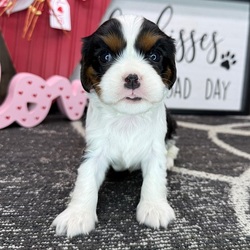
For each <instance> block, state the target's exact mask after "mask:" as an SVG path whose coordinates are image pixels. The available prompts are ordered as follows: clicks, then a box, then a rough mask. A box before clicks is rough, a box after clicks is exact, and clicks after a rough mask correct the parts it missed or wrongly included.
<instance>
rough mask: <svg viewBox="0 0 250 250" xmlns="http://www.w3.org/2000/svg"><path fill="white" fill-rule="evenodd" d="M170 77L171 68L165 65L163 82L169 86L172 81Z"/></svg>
mask: <svg viewBox="0 0 250 250" xmlns="http://www.w3.org/2000/svg"><path fill="white" fill-rule="evenodd" d="M172 78H173V72H172V70H171V69H170V68H169V67H167V69H166V71H165V72H164V73H163V82H164V83H165V84H166V85H167V86H168V87H169V88H171V86H172V85H173V82H171V79H172Z"/></svg>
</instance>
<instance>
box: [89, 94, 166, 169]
mask: <svg viewBox="0 0 250 250" xmlns="http://www.w3.org/2000/svg"><path fill="white" fill-rule="evenodd" d="M93 102H94V103H93ZM97 102H98V100H96V98H94V100H92V99H90V104H89V109H88V114H87V121H86V142H87V154H90V155H91V154H94V155H95V156H97V157H98V155H99V156H100V157H101V158H103V157H105V158H106V159H107V160H108V161H109V163H110V164H111V165H112V166H113V168H114V169H115V170H118V171H119V170H124V169H131V170H133V169H135V168H137V167H139V165H140V163H141V161H142V160H143V159H145V158H147V157H148V156H149V155H150V154H151V153H153V151H155V150H162V152H164V150H165V143H164V138H165V134H166V132H167V125H166V117H165V107H164V104H163V103H162V104H157V105H156V106H155V107H153V108H152V109H150V110H148V111H147V112H145V113H143V114H136V115H134V114H133V115H131V114H121V113H117V112H116V111H114V110H112V108H110V107H107V106H103V104H101V103H100V102H98V105H97ZM93 104H94V105H93Z"/></svg>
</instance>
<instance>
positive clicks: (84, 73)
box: [81, 35, 100, 92]
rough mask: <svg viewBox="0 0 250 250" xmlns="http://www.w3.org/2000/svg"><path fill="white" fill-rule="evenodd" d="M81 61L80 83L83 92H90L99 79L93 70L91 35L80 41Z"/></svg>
mask: <svg viewBox="0 0 250 250" xmlns="http://www.w3.org/2000/svg"><path fill="white" fill-rule="evenodd" d="M82 42H83V46H82V59H81V82H82V86H83V88H84V89H85V91H87V92H90V91H91V90H92V89H95V87H96V85H97V83H98V82H99V80H100V79H99V78H98V76H97V74H96V71H95V70H94V68H93V66H92V63H93V53H94V52H93V47H92V46H91V44H92V35H91V36H88V37H85V38H83V39H82Z"/></svg>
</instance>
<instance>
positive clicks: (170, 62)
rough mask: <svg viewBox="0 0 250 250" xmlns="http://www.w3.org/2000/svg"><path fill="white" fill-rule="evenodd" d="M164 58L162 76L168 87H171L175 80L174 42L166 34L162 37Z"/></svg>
mask: <svg viewBox="0 0 250 250" xmlns="http://www.w3.org/2000/svg"><path fill="white" fill-rule="evenodd" d="M164 40H165V41H164V59H163V71H162V78H163V82H164V83H165V84H166V86H167V87H168V89H171V88H172V86H173V85H174V83H175V80H176V71H177V70H176V66H175V51H176V50H175V43H174V39H172V38H170V37H169V36H166V37H165V39H164Z"/></svg>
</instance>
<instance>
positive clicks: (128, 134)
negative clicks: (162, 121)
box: [105, 119, 155, 170]
mask: <svg viewBox="0 0 250 250" xmlns="http://www.w3.org/2000/svg"><path fill="white" fill-rule="evenodd" d="M154 137H155V134H154V132H153V129H152V125H151V124H145V123H143V122H141V121H136V120H130V119H123V120H121V121H117V122H115V123H113V124H111V125H110V128H109V129H108V133H107V134H106V139H105V141H106V143H105V144H106V145H105V151H106V152H107V156H108V157H109V158H110V160H111V164H112V165H113V167H114V168H116V169H117V170H122V169H128V168H134V167H136V166H138V165H139V164H140V162H141V161H142V160H143V159H144V158H145V157H146V156H147V155H148V154H149V151H150V148H151V145H152V143H153V141H154Z"/></svg>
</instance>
